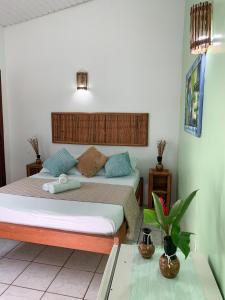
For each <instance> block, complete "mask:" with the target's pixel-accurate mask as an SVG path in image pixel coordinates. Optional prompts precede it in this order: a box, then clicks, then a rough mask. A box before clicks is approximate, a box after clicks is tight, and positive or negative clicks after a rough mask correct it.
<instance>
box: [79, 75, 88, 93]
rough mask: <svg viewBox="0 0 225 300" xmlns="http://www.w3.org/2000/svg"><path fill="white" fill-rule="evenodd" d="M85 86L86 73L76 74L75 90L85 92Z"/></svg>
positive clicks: (86, 81) (86, 84)
mask: <svg viewBox="0 0 225 300" xmlns="http://www.w3.org/2000/svg"><path fill="white" fill-rule="evenodd" d="M87 86H88V73H87V72H77V89H78V90H80V89H83V90H87Z"/></svg>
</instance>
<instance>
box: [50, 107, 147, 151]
mask: <svg viewBox="0 0 225 300" xmlns="http://www.w3.org/2000/svg"><path fill="white" fill-rule="evenodd" d="M52 142H53V143H58V144H81V145H87V144H88V145H111V146H142V147H143V146H147V145H148V114H145V113H57V112H55V113H52Z"/></svg>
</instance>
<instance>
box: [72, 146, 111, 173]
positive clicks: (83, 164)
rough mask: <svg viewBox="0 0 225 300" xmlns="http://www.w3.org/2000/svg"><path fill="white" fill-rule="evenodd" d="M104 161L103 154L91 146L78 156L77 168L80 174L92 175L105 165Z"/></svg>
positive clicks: (105, 159)
mask: <svg viewBox="0 0 225 300" xmlns="http://www.w3.org/2000/svg"><path fill="white" fill-rule="evenodd" d="M106 161H107V157H106V156H105V155H103V154H102V153H101V152H99V151H98V150H97V149H96V148H95V147H91V148H89V149H88V150H87V151H86V152H84V153H83V154H82V155H81V156H80V157H79V158H78V164H77V169H78V170H79V171H80V172H81V174H82V175H84V176H87V177H92V176H95V174H96V173H97V172H98V171H99V170H100V169H101V168H102V167H103V166H104V165H105V163H106Z"/></svg>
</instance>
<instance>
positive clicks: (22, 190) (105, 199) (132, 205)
mask: <svg viewBox="0 0 225 300" xmlns="http://www.w3.org/2000/svg"><path fill="white" fill-rule="evenodd" d="M51 181H53V180H46V179H39V178H31V177H29V178H24V179H22V180H19V181H16V182H13V183H11V184H8V185H6V186H4V187H2V188H0V193H4V194H12V195H19V196H26V197H36V198H47V199H54V200H67V201H79V202H94V203H105V204H114V205H121V206H122V207H123V210H124V215H125V219H126V221H127V224H128V236H127V237H128V238H129V239H133V237H134V232H135V226H136V223H137V220H138V216H139V213H140V210H139V206H138V204H137V199H136V197H135V194H134V190H133V188H132V187H130V186H124V185H114V184H102V183H81V188H80V189H76V190H70V191H67V192H62V193H59V194H50V193H48V192H45V191H43V190H42V185H43V184H44V183H47V182H51Z"/></svg>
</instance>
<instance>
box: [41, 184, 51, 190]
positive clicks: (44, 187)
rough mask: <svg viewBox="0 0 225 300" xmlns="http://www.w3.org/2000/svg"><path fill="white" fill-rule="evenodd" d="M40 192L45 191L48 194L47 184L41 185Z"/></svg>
mask: <svg viewBox="0 0 225 300" xmlns="http://www.w3.org/2000/svg"><path fill="white" fill-rule="evenodd" d="M42 190H43V191H45V192H48V191H49V183H44V184H43V185H42Z"/></svg>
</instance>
